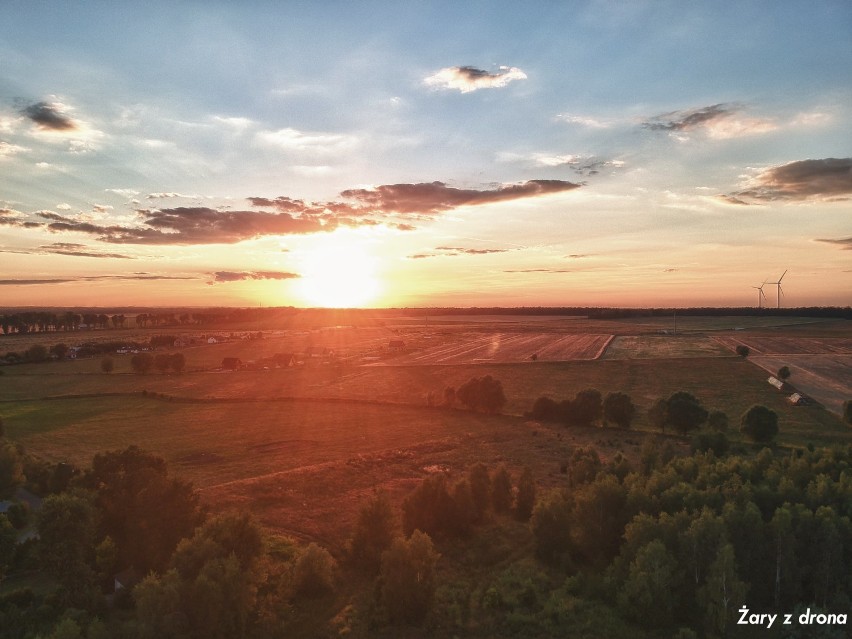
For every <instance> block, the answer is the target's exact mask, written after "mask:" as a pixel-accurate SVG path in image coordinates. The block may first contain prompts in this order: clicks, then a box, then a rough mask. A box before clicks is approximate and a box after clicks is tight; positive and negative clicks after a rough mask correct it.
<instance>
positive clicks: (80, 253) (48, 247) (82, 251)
mask: <svg viewBox="0 0 852 639" xmlns="http://www.w3.org/2000/svg"><path fill="white" fill-rule="evenodd" d="M39 252H40V253H50V254H53V255H67V256H71V257H97V258H109V259H115V260H134V259H136V258H135V257H132V256H131V255H124V254H122V253H101V252H99V251H93V250H91V249H90V248H89V247H87V246H86V245H85V244H73V243H70V242H54V243H53V244H45V245H42V246H40V247H39Z"/></svg>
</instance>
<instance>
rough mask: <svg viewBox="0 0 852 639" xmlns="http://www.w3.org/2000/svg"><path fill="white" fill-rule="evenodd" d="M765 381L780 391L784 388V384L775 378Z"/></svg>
mask: <svg viewBox="0 0 852 639" xmlns="http://www.w3.org/2000/svg"><path fill="white" fill-rule="evenodd" d="M766 381H767V382H769V383H770V384H772V385H773V386H774V387H775V388H777V389H778V390H781V389H782V388H784V382H782V381H781V380H780V379H778V378H777V377H770V378H769V379H767V380H766Z"/></svg>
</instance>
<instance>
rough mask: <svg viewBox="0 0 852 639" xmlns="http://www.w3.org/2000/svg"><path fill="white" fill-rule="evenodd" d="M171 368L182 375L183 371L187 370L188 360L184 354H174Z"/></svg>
mask: <svg viewBox="0 0 852 639" xmlns="http://www.w3.org/2000/svg"><path fill="white" fill-rule="evenodd" d="M169 367H170V368H171V369H172V370H173V371H174V372H175V373H182V372H183V369H184V368H186V358H185V357H184V356H183V353H173V354H172V356H171V357H170V358H169Z"/></svg>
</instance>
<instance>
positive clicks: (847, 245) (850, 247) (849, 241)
mask: <svg viewBox="0 0 852 639" xmlns="http://www.w3.org/2000/svg"><path fill="white" fill-rule="evenodd" d="M817 242H827V243H828V244H837V245H838V246H840V247H841V248H843V249H845V250H847V251H852V237H844V238H840V239H832V240H828V239H817Z"/></svg>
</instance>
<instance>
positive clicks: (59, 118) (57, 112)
mask: <svg viewBox="0 0 852 639" xmlns="http://www.w3.org/2000/svg"><path fill="white" fill-rule="evenodd" d="M64 110H65V106H64V105H63V104H60V103H59V102H36V103H35V104H30V105H29V106H26V107H24V108H23V109H21V115H24V116H26V117H28V118H29V119H30V120H32V121H33V122H34V123H35V124H36V126H37V127H38V128H40V129H43V130H45V131H74V130H76V129H77V128H79V127H78V124H77V123H76V122H75V121H74V120H73V119H72V118H71V116H69V115H67V114H66V113H64Z"/></svg>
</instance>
